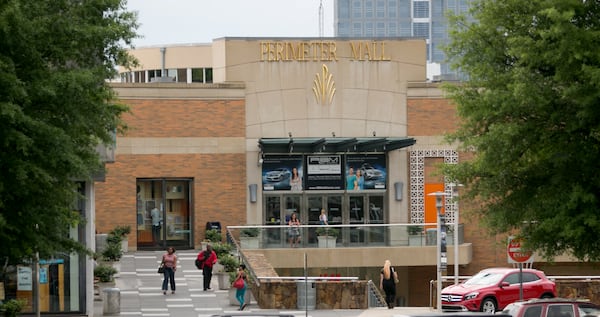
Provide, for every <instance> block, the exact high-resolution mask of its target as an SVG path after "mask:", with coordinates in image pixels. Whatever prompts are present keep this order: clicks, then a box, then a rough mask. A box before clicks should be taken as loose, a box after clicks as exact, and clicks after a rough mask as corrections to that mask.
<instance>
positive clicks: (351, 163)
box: [345, 154, 387, 190]
mask: <svg viewBox="0 0 600 317" xmlns="http://www.w3.org/2000/svg"><path fill="white" fill-rule="evenodd" d="M386 174H387V170H386V160H385V155H384V154H375V155H347V156H346V169H345V175H346V190H363V189H386V188H387V186H386V179H387V178H386Z"/></svg>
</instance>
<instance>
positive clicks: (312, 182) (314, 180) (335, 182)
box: [306, 155, 344, 190]
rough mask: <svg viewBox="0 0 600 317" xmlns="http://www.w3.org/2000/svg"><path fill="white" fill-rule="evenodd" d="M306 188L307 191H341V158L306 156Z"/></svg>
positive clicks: (337, 156)
mask: <svg viewBox="0 0 600 317" xmlns="http://www.w3.org/2000/svg"><path fill="white" fill-rule="evenodd" d="M306 188H307V189H309V190H332V189H343V188H344V178H343V174H342V157H341V156H340V155H309V156H307V157H306Z"/></svg>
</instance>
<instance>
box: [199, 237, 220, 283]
mask: <svg viewBox="0 0 600 317" xmlns="http://www.w3.org/2000/svg"><path fill="white" fill-rule="evenodd" d="M196 259H198V260H199V261H200V263H202V264H201V266H200V267H201V269H202V276H203V277H204V290H205V291H206V290H209V289H211V288H210V280H211V279H212V269H213V265H215V264H216V263H217V254H216V253H215V251H213V249H212V246H211V245H210V244H208V245H207V246H206V251H201V252H200V253H198V257H197V258H196Z"/></svg>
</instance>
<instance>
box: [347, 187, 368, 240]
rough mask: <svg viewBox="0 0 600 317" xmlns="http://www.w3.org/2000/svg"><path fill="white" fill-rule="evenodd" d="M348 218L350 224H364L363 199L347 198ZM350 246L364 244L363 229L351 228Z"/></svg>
mask: <svg viewBox="0 0 600 317" xmlns="http://www.w3.org/2000/svg"><path fill="white" fill-rule="evenodd" d="M348 211H349V212H348V216H349V218H350V219H349V223H350V224H361V225H362V224H365V197H364V196H350V197H348ZM349 235H350V236H349V237H348V238H349V239H348V240H347V241H350V244H357V243H358V244H362V243H364V242H365V228H364V227H351V228H350V230H349Z"/></svg>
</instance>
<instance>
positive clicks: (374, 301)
mask: <svg viewBox="0 0 600 317" xmlns="http://www.w3.org/2000/svg"><path fill="white" fill-rule="evenodd" d="M367 285H368V286H367V287H368V291H369V307H385V306H387V302H386V301H385V297H384V296H383V294H381V291H380V290H379V288H378V287H377V286H376V285H375V283H374V282H373V280H369V281H368V283H367Z"/></svg>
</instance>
